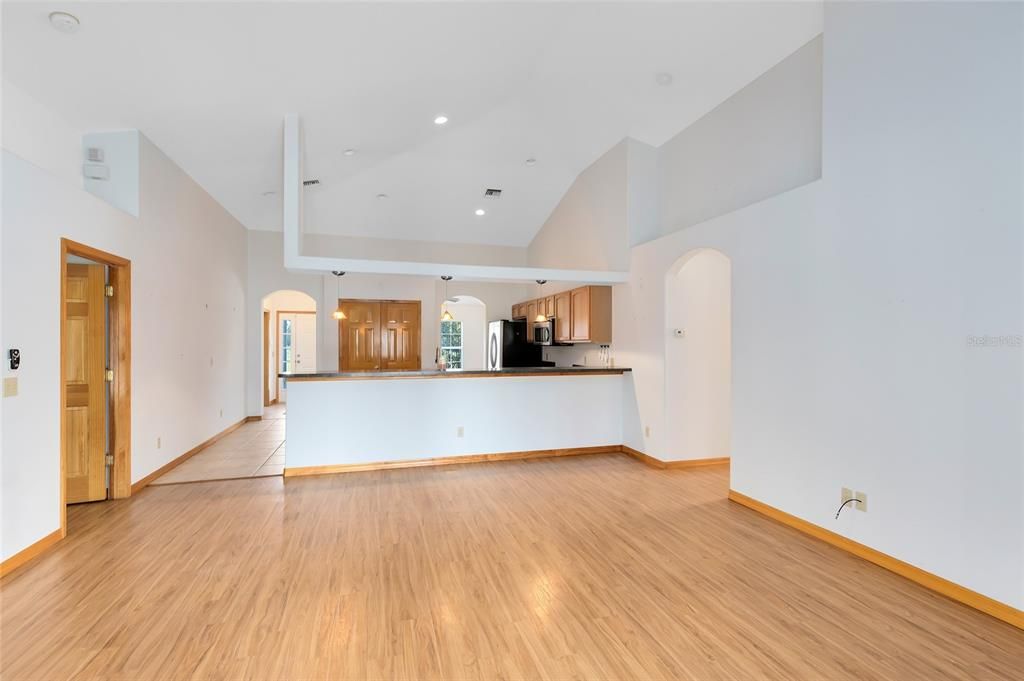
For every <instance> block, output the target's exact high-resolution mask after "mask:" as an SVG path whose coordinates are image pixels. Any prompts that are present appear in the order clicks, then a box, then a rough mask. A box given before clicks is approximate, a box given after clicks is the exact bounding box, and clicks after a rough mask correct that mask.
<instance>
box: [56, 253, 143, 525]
mask: <svg viewBox="0 0 1024 681" xmlns="http://www.w3.org/2000/svg"><path fill="white" fill-rule="evenodd" d="M69 255H77V256H79V257H82V258H86V259H88V260H92V261H93V262H96V263H99V264H101V265H106V266H107V268H108V281H109V283H110V284H111V285H112V286H113V287H114V295H113V296H112V297H111V298H110V299H109V304H108V311H109V314H110V318H109V326H108V327H107V342H108V343H109V344H110V348H109V352H110V369H112V370H113V371H114V380H113V382H112V383H111V384H110V388H109V390H110V421H109V423H108V424H107V427H108V429H109V432H110V453H111V454H113V455H114V463H113V465H112V466H111V467H110V485H109V487H108V489H107V497H108V498H109V499H124V498H126V497H130V496H131V495H132V262H131V260H128V259H127V258H122V257H121V256H118V255H114V254H113V253H107V252H106V251H101V250H99V249H98V248H93V247H92V246H86V245H85V244H81V243H78V242H77V241H72V240H71V239H61V240H60V535H61V536H62V537H65V536H67V525H68V522H67V519H68V506H67V478H66V477H65V461H66V459H67V451H66V448H65V445H66V442H67V423H66V421H67V419H66V414H65V397H66V396H65V392H66V388H65V386H64V383H65V380H66V375H65V373H66V367H65V363H66V357H65V354H66V353H65V345H66V340H67V338H66V334H67V320H66V319H65V317H66V315H65V311H64V308H65V301H66V300H67V288H68V271H67V261H68V256H69Z"/></svg>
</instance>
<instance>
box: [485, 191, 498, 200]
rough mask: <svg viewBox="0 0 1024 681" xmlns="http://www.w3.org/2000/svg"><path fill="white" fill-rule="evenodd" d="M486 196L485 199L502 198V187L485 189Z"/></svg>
mask: <svg viewBox="0 0 1024 681" xmlns="http://www.w3.org/2000/svg"><path fill="white" fill-rule="evenodd" d="M484 198H485V199H500V198H501V190H500V189H485V190H484Z"/></svg>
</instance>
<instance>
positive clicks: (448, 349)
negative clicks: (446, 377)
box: [441, 319, 462, 369]
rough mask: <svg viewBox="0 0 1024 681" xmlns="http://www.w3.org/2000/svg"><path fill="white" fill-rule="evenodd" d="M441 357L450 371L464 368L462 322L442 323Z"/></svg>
mask: <svg viewBox="0 0 1024 681" xmlns="http://www.w3.org/2000/svg"><path fill="white" fill-rule="evenodd" d="M441 357H443V358H444V361H445V364H446V365H447V366H448V368H449V369H461V368H462V322H460V321H456V320H454V319H453V320H452V321H447V322H441Z"/></svg>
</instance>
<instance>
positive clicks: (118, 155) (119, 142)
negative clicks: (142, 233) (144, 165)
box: [82, 130, 140, 217]
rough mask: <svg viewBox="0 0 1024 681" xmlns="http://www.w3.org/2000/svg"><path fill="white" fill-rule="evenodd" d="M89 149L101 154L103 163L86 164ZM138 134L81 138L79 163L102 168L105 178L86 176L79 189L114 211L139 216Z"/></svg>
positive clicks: (121, 132) (97, 134) (126, 132)
mask: <svg viewBox="0 0 1024 681" xmlns="http://www.w3.org/2000/svg"><path fill="white" fill-rule="evenodd" d="M90 148H96V149H100V150H101V151H102V152H103V161H102V162H92V161H86V159H87V158H88V150H89V149H90ZM139 160H140V154H139V131H138V130H117V131H112V132H91V133H87V134H85V135H83V136H82V161H83V164H85V163H87V164H88V165H90V166H102V167H103V168H105V169H106V171H107V179H95V178H91V177H85V175H84V172H83V177H82V186H83V187H84V189H85V191H87V192H89V193H90V194H95V195H96V196H98V197H100V198H101V199H103V200H104V201H106V202H107V203H109V204H110V205H112V206H114V207H115V208H120V209H121V210H123V211H124V212H126V213H128V214H130V215H134V216H135V217H138V216H139Z"/></svg>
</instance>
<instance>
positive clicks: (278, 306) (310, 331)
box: [263, 289, 317, 407]
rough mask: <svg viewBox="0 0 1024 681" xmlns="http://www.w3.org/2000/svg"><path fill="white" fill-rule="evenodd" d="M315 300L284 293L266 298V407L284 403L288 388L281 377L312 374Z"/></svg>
mask: <svg viewBox="0 0 1024 681" xmlns="http://www.w3.org/2000/svg"><path fill="white" fill-rule="evenodd" d="M316 325H317V322H316V300H315V299H314V298H313V297H312V296H310V295H308V294H306V293H303V292H302V291H293V290H288V289H282V290H279V291H274V292H273V293H270V294H268V295H266V296H264V297H263V406H264V407H269V406H270V405H273V404H278V403H283V402H284V401H285V400H286V397H287V384H286V382H285V381H284V380H283V379H279V378H278V374H279V373H282V372H285V373H313V372H315V371H316V367H317V356H316V337H317V336H316Z"/></svg>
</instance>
